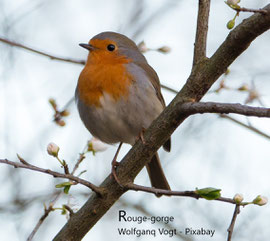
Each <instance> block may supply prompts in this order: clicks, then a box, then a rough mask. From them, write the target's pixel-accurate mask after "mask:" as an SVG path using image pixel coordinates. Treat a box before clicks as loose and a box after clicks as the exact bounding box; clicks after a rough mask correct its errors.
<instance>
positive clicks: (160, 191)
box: [123, 183, 235, 204]
mask: <svg viewBox="0 0 270 241" xmlns="http://www.w3.org/2000/svg"><path fill="white" fill-rule="evenodd" d="M123 186H124V188H126V189H127V190H133V191H141V192H148V193H153V194H155V195H160V194H161V195H166V196H178V197H192V198H195V199H200V198H203V197H201V196H200V195H199V194H198V193H196V191H171V190H165V189H158V188H154V187H146V186H141V185H137V184H134V183H128V184H125V185H123ZM214 200H217V201H221V202H227V203H232V204H235V201H234V200H233V199H231V198H225V197H219V198H217V199H214Z"/></svg>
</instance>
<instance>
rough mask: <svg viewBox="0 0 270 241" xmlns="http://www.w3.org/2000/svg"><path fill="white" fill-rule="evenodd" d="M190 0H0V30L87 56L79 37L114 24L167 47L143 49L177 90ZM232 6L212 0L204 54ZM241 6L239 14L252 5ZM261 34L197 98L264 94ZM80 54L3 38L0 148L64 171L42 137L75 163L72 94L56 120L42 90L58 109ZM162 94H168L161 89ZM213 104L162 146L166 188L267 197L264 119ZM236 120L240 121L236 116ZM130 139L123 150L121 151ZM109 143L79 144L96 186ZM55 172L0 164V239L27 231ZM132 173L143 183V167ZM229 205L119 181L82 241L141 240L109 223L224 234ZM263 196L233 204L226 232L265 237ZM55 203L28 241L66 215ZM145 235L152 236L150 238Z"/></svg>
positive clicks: (76, 194) (78, 139) (77, 197)
mask: <svg viewBox="0 0 270 241" xmlns="http://www.w3.org/2000/svg"><path fill="white" fill-rule="evenodd" d="M268 2H269V1H267V0H257V1H252V0H242V1H241V6H243V7H249V8H261V7H263V6H265V5H266V4H267V3H268ZM197 5H198V1H181V0H147V1H146V0H128V1H127V0H114V1H109V0H100V1H93V0H76V1H71V0H65V1H64V0H47V1H44V0H36V1H32V0H13V1H9V0H1V2H0V37H1V38H5V39H9V40H12V41H15V42H17V43H21V44H24V45H27V46H29V47H32V48H34V49H36V50H40V51H43V52H46V53H48V54H51V55H55V56H60V57H64V58H73V59H78V60H85V59H86V57H87V51H85V50H84V49H82V48H80V47H79V46H78V44H79V43H82V42H87V41H88V40H89V39H90V38H91V37H93V36H94V35H96V34H98V33H100V32H102V31H108V30H109V31H116V32H120V33H122V34H125V35H127V36H128V37H130V38H132V39H133V40H134V41H135V42H136V43H137V44H138V43H140V42H141V41H144V42H145V44H146V46H147V47H148V48H151V49H156V48H159V47H162V46H168V47H169V48H170V49H171V51H170V52H169V53H166V54H164V53H161V52H159V51H147V52H146V53H145V56H146V58H147V60H148V62H149V63H150V65H151V66H153V68H154V69H155V70H156V71H157V73H158V75H159V77H160V81H161V83H162V84H163V85H165V86H168V87H170V88H172V89H174V90H176V91H178V90H180V89H181V87H182V86H183V85H184V83H185V81H186V79H187V77H188V76H189V74H190V70H191V66H192V57H193V44H194V38H195V29H196V20H197V19H196V18H197ZM234 15H235V12H234V11H233V10H232V9H230V8H229V7H228V6H227V5H226V4H225V3H224V1H212V4H211V11H210V22H209V33H208V46H207V55H208V56H209V57H210V56H211V55H212V54H213V53H214V52H215V50H216V49H217V48H218V46H219V45H220V44H221V43H222V42H223V41H224V39H225V38H226V36H227V35H228V33H229V30H228V29H227V28H226V24H227V22H228V21H229V20H230V19H232V18H233V17H234ZM250 15H251V14H250V13H241V14H240V17H238V18H237V20H236V24H239V23H240V22H241V21H242V20H243V19H245V18H247V17H248V16H250ZM269 42H270V33H269V32H268V33H265V34H263V35H262V36H260V37H258V38H257V39H256V40H255V41H254V42H253V43H252V44H251V46H250V47H249V48H248V50H247V51H245V53H244V54H242V55H241V56H240V57H239V58H238V59H237V60H236V61H235V62H234V63H233V64H232V65H231V67H230V72H229V74H228V75H226V76H225V75H224V76H222V77H221V78H220V79H219V80H218V81H217V83H216V84H215V85H214V86H213V87H212V89H211V90H210V91H209V93H208V94H207V95H206V96H205V97H204V98H203V101H217V102H231V103H235V102H239V103H248V104H250V105H253V106H266V107H267V106H269V103H270V98H269V97H270V96H269V90H270V82H269V75H270V60H269V56H270V45H269ZM82 68H83V65H80V64H74V63H66V62H62V61H56V60H51V59H50V58H47V57H44V56H41V55H38V54H34V53H31V52H29V51H26V50H23V49H20V48H17V47H12V46H10V45H8V44H5V43H3V42H0V116H1V120H0V158H7V159H9V160H11V161H17V160H18V159H17V157H16V154H17V153H18V154H19V155H20V156H21V157H23V158H24V159H25V160H27V161H28V162H29V163H31V164H33V165H37V166H39V167H43V168H49V169H52V170H55V171H59V172H62V171H63V170H62V169H61V167H60V165H59V163H58V162H57V160H56V159H54V158H53V157H51V156H48V154H47V151H46V148H47V144H48V143H49V142H54V143H56V144H57V145H58V146H59V147H60V152H59V156H60V158H61V159H64V160H66V162H67V163H68V165H69V166H70V167H73V165H74V164H75V163H76V161H77V159H78V158H79V153H81V152H82V150H83V148H84V146H85V144H86V142H87V140H89V139H90V138H91V136H90V134H89V133H88V131H87V130H86V129H85V127H84V126H83V124H82V122H81V120H80V119H79V116H78V112H77V110H76V107H75V104H74V103H73V102H71V104H70V105H68V111H69V112H70V115H69V116H68V117H65V118H64V121H65V123H66V125H65V126H63V127H61V126H59V125H57V124H56V123H55V122H54V121H53V115H54V111H53V109H52V107H51V106H50V104H49V101H48V100H49V99H50V98H54V99H55V100H56V102H57V105H58V107H59V109H61V108H64V107H65V105H66V104H67V103H68V102H69V100H70V99H71V98H72V97H73V95H74V91H75V87H76V83H77V79H78V76H79V74H80V71H81V70H82ZM162 92H163V95H164V97H165V100H166V103H169V102H170V101H171V100H172V99H173V98H174V96H175V94H174V93H173V92H172V91H169V90H166V89H163V90H162ZM230 117H231V118H233V119H228V118H226V117H223V118H222V117H220V116H218V115H215V114H205V115H197V116H193V117H190V118H188V120H186V121H185V122H184V123H183V124H182V125H181V126H180V128H178V129H177V130H176V132H175V133H174V134H173V136H172V151H171V152H170V153H165V152H164V151H163V150H160V157H161V161H162V165H163V167H164V169H165V173H166V176H167V178H168V181H169V183H170V185H171V188H172V189H173V190H194V189H195V188H196V187H198V188H204V187H216V188H220V189H222V196H224V197H231V198H232V197H233V196H234V195H235V194H236V193H242V194H243V195H244V198H245V200H246V201H249V200H253V199H254V198H255V197H256V196H257V195H258V194H262V195H264V196H268V197H270V195H269V194H270V189H269V187H270V185H269V181H270V180H269V179H270V178H269V170H270V164H269V160H270V159H269V157H270V155H269V150H270V148H269V146H270V137H269V135H270V130H269V129H270V125H269V124H270V120H267V119H259V118H246V117H243V116H236V115H230ZM235 120H237V121H238V122H240V123H236V122H235ZM129 149H130V146H128V145H125V146H124V148H122V150H121V152H120V156H119V159H121V157H123V156H124V155H125V154H126V153H127V151H128V150H129ZM115 151H116V146H109V148H108V149H107V150H106V151H104V152H97V153H96V155H95V156H94V155H93V154H92V153H87V155H86V158H85V160H84V161H83V162H82V164H81V165H80V168H79V170H78V172H77V173H79V172H80V171H83V170H87V172H86V173H84V174H83V175H82V178H85V179H87V180H89V181H90V182H93V183H94V184H96V185H99V184H100V183H101V182H102V181H103V180H104V179H105V178H106V177H107V176H108V175H109V173H110V169H111V164H110V163H111V160H112V157H113V155H114V153H115ZM62 181H63V180H59V179H54V178H53V177H51V176H47V175H45V174H42V173H37V172H33V171H29V170H22V169H14V168H12V167H11V166H7V165H4V164H1V165H0V182H1V183H2V184H1V186H0V193H1V195H0V237H1V238H0V239H1V241H2V240H3V241H5V240H12V241H20V240H26V239H27V237H28V235H29V234H30V233H31V231H32V230H33V229H34V226H35V225H36V223H37V222H38V220H39V218H40V217H41V216H42V215H43V213H44V204H46V205H47V206H48V205H49V203H50V201H52V200H54V198H55V196H56V195H57V193H58V192H59V191H61V190H60V189H56V188H55V185H56V184H58V183H60V182H62ZM135 182H136V183H138V184H142V185H149V180H148V176H147V173H146V171H145V170H143V171H142V172H141V173H140V174H139V176H138V177H137V178H136V180H135ZM89 195H90V193H89V190H88V189H87V188H85V187H83V186H81V185H77V186H73V187H72V188H71V190H70V192H69V195H61V196H59V198H58V200H57V201H56V202H55V203H54V204H55V205H54V207H56V208H61V207H62V204H68V205H70V206H71V207H72V208H73V209H75V210H77V209H79V208H80V207H81V205H83V204H84V202H85V201H86V200H87V198H88V197H89ZM121 209H124V210H126V211H127V213H128V214H129V215H135V216H138V215H146V216H174V222H172V223H171V226H170V227H168V226H166V225H165V226H164V225H162V224H150V223H148V224H141V225H139V224H138V225H136V224H135V223H123V222H119V221H118V212H119V210H121ZM233 210H234V206H233V205H231V204H227V203H223V202H217V201H206V200H199V201H197V200H193V199H191V198H179V197H162V198H159V199H158V198H156V197H155V196H154V195H151V194H146V193H140V192H138V193H137V192H132V191H130V192H127V193H126V194H124V195H123V196H122V197H121V199H120V200H119V202H117V203H116V204H115V205H114V206H113V207H112V208H111V209H110V210H109V211H108V212H107V214H106V215H105V216H104V217H103V218H102V219H101V220H100V221H99V222H98V223H97V224H96V225H95V227H94V228H93V229H92V230H91V231H90V232H89V233H88V234H87V235H86V236H85V238H84V240H107V239H108V235H110V239H111V240H137V239H140V240H148V239H149V236H142V237H139V238H138V237H136V236H120V235H119V234H118V228H122V227H126V228H131V227H137V228H143V229H146V228H150V229H158V228H160V227H165V228H176V229H177V230H180V231H183V230H184V229H185V228H192V229H197V228H204V229H214V230H215V234H214V236H213V237H212V238H211V237H207V236H186V235H178V236H175V237H173V238H169V237H163V236H159V235H157V236H156V237H155V240H157V241H158V240H194V241H195V240H196V241H197V240H204V241H207V240H226V236H227V228H228V226H229V224H230V221H231V218H232V214H233ZM269 217H270V207H269V205H266V206H263V207H259V206H247V207H245V208H244V209H241V214H240V215H239V216H238V218H237V221H236V226H235V231H234V234H233V240H237V241H244V240H269V235H270V229H269V223H270V221H269V220H270V218H269ZM66 221H67V219H66V215H61V210H55V211H54V212H51V213H50V215H49V217H47V219H46V220H45V222H44V223H43V224H42V226H41V227H40V229H39V230H38V232H37V234H36V235H35V237H34V239H33V240H39V241H45V240H46V241H47V240H52V238H53V237H54V236H55V235H56V233H57V232H58V231H59V230H60V229H61V228H62V226H63V225H64V224H65V223H66ZM150 238H151V237H150Z"/></svg>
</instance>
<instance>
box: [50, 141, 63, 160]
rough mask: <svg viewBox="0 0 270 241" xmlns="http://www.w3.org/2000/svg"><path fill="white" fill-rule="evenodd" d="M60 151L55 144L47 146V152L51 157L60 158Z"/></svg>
mask: <svg viewBox="0 0 270 241" xmlns="http://www.w3.org/2000/svg"><path fill="white" fill-rule="evenodd" d="M59 150H60V148H59V146H57V145H56V144H55V143H53V142H51V143H49V144H48V146H47V152H48V154H49V155H51V156H54V157H58V152H59Z"/></svg>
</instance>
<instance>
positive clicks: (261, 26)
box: [54, 4, 270, 241]
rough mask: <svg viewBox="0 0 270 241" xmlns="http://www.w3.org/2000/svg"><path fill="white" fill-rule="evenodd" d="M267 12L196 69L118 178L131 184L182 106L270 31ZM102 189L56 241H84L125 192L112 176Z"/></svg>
mask: <svg viewBox="0 0 270 241" xmlns="http://www.w3.org/2000/svg"><path fill="white" fill-rule="evenodd" d="M264 9H265V10H267V14H265V15H262V14H254V15H252V16H251V17H249V18H247V19H246V20H245V21H243V23H241V24H239V25H238V26H237V27H236V28H235V29H234V30H232V31H231V32H230V34H229V36H228V37H227V38H226V40H225V41H224V42H223V44H222V45H221V46H220V47H219V48H218V50H217V51H216V52H215V54H214V55H213V56H212V57H211V58H210V59H209V60H205V61H202V62H200V63H199V64H198V65H195V66H194V68H193V70H192V73H191V75H190V77H189V78H188V80H187V82H186V84H185V85H184V87H183V88H182V89H181V91H180V92H179V93H178V94H177V96H176V97H175V98H174V100H173V101H172V102H171V103H170V104H169V106H168V107H166V108H165V110H164V111H163V112H162V113H161V114H160V116H159V117H158V118H157V119H156V120H154V121H153V123H152V124H151V126H150V127H149V128H148V129H147V130H146V131H145V133H144V141H145V143H142V142H141V141H140V140H138V141H137V142H136V143H135V144H134V146H133V147H132V148H131V150H130V151H129V152H128V153H127V154H126V156H125V157H124V158H123V160H122V161H121V163H120V164H119V166H118V168H117V176H118V179H119V180H120V182H121V183H123V184H127V183H129V182H132V181H133V180H134V178H135V177H136V175H137V174H138V173H139V172H140V171H141V169H142V168H143V167H144V166H145V164H146V163H147V162H148V160H151V157H152V156H153V155H154V153H155V152H156V151H157V150H158V148H159V147H160V146H161V145H162V144H163V143H165V142H166V141H167V140H168V138H169V137H170V136H171V134H172V133H173V132H174V130H175V129H176V128H177V127H178V126H179V125H180V124H181V123H182V122H183V121H184V120H185V118H186V116H185V115H183V114H181V113H179V112H178V111H177V109H178V106H179V104H180V103H184V102H187V101H190V100H194V101H199V100H200V99H201V98H202V97H203V96H204V95H205V93H206V92H207V91H208V90H209V88H210V87H211V86H212V85H213V83H214V82H215V81H216V80H217V79H218V78H219V77H220V76H221V75H222V74H223V73H224V72H225V71H226V69H227V68H228V66H229V65H230V64H231V63H232V62H233V61H234V60H235V59H236V58H237V57H238V56H239V55H240V54H241V53H242V52H243V51H245V50H246V49H247V48H248V46H249V45H250V43H251V42H252V41H253V40H254V39H255V38H256V37H257V36H259V35H260V34H262V33H264V32H265V31H267V30H268V29H269V28H270V4H269V5H267V6H266V7H265V8H264ZM101 187H102V188H104V189H106V191H107V193H106V196H104V197H103V198H100V197H98V196H97V195H96V194H95V193H93V194H92V195H91V197H90V198H89V199H88V201H87V202H86V203H85V204H84V205H83V206H82V207H81V208H80V210H79V211H78V212H77V213H75V214H74V215H73V216H72V217H71V218H70V219H69V221H68V222H67V223H66V224H65V226H64V227H63V228H62V229H61V230H60V232H59V233H58V234H57V235H56V237H55V238H54V241H74V240H81V239H82V238H83V237H84V235H85V234H86V233H87V232H88V231H89V230H90V229H91V228H92V227H93V226H94V225H95V223H96V222H97V221H98V220H99V219H100V218H101V217H102V216H103V215H104V214H105V213H106V212H107V211H108V210H109V209H110V207H111V206H112V205H113V204H114V203H115V202H116V201H117V200H118V199H119V197H120V196H121V195H122V194H123V193H125V191H126V190H124V189H123V188H121V187H120V186H119V185H118V184H117V183H116V182H115V180H114V179H111V178H110V177H109V176H108V177H107V178H106V179H105V180H104V182H103V183H102V184H101Z"/></svg>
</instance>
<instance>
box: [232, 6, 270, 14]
mask: <svg viewBox="0 0 270 241" xmlns="http://www.w3.org/2000/svg"><path fill="white" fill-rule="evenodd" d="M233 9H234V10H235V11H237V12H250V13H261V14H267V11H266V10H264V9H261V8H260V9H253V8H242V7H239V8H233Z"/></svg>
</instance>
